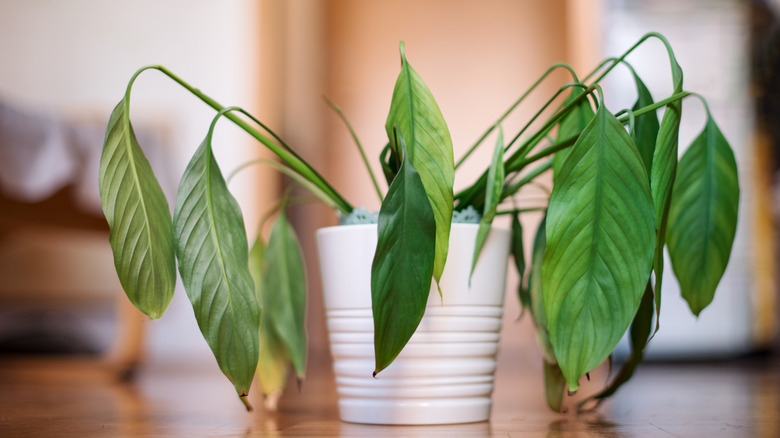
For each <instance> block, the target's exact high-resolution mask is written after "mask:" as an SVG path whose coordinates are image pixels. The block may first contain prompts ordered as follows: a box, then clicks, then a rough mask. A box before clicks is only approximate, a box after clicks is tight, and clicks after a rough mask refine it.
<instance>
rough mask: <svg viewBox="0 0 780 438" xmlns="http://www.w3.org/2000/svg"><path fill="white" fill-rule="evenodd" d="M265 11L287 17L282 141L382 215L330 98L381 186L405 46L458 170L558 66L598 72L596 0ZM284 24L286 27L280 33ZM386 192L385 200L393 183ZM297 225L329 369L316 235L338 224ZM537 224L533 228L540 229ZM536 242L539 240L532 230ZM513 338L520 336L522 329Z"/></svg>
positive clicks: (346, 1) (268, 5)
mask: <svg viewBox="0 0 780 438" xmlns="http://www.w3.org/2000/svg"><path fill="white" fill-rule="evenodd" d="M263 4H264V5H265V6H264V7H265V9H266V10H269V9H270V10H271V11H275V12H274V13H275V14H278V15H275V16H276V17H278V20H277V22H276V24H274V28H275V37H274V39H273V42H272V43H271V44H273V45H275V47H276V48H275V49H274V51H277V49H278V47H279V46H282V47H284V49H283V50H282V51H281V52H278V51H277V52H276V53H277V57H276V58H274V59H276V61H277V63H279V64H281V65H283V70H284V72H285V73H284V75H283V77H284V81H283V82H282V84H279V83H277V84H273V83H267V85H266V86H267V87H271V88H267V89H266V91H267V92H268V93H269V95H271V96H273V95H274V93H276V92H278V90H279V89H282V90H284V93H283V94H284V96H282V98H281V101H282V107H281V114H282V119H281V120H280V121H279V123H280V125H279V126H280V127H281V128H280V130H281V131H282V133H283V134H284V136H285V138H286V139H288V141H289V142H290V143H291V144H293V145H294V147H296V149H298V150H299V151H300V152H301V153H302V155H304V156H305V157H307V158H310V159H312V160H313V163H314V164H316V166H315V167H317V168H318V169H321V170H322V172H323V174H325V176H326V178H327V179H328V180H330V181H331V182H333V184H334V186H335V187H336V188H337V189H338V190H339V191H340V192H341V193H342V194H343V195H344V196H345V197H346V198H347V199H348V200H349V201H350V202H352V203H353V204H355V205H365V206H367V207H368V208H370V209H377V208H378V206H379V202H378V199H377V196H376V194H375V193H374V190H373V188H372V186H371V184H370V181H369V178H368V176H367V174H366V172H365V170H364V167H363V164H362V161H361V160H360V158H359V155H358V154H357V152H356V149H355V146H354V143H353V141H352V139H351V137H350V135H349V133H348V131H347V129H346V128H345V127H344V126H343V124H342V123H341V121H340V120H339V118H338V117H337V116H336V115H335V114H334V113H333V112H331V111H330V110H329V109H328V108H327V106H326V105H325V104H324V103H322V101H321V100H320V95H326V96H327V97H328V98H330V99H331V100H332V101H333V102H335V103H336V104H338V105H339V106H340V107H341V108H342V110H343V111H344V112H345V113H346V115H347V117H348V118H349V119H350V121H351V123H352V124H353V126H354V128H355V130H356V131H357V134H358V136H359V137H360V139H361V141H362V143H363V145H364V147H365V148H366V151H367V154H368V156H369V159H370V160H371V162H372V166H374V170H375V172H378V173H377V175H378V176H379V178H380V179H381V172H380V170H379V166H378V160H377V156H378V153H379V151H380V150H381V148H382V147H383V146H384V144H385V143H386V141H387V140H386V134H385V130H384V121H385V118H386V115H387V110H388V107H389V103H390V98H391V95H392V90H393V85H394V83H395V78H396V76H397V74H398V71H399V66H400V62H399V54H398V43H399V41H404V42H405V45H406V54H407V58H408V60H409V62H410V63H411V64H412V66H413V67H414V68H415V69H416V70H417V71H418V72H419V73H420V75H422V77H423V78H424V79H425V81H426V83H427V84H428V86H429V87H430V88H431V90H432V92H433V93H434V95H435V96H436V98H437V101H438V102H439V105H440V107H441V110H442V113H443V115H444V117H445V119H446V120H447V122H448V124H449V127H450V131H451V134H452V138H453V142H454V144H455V156H456V159H457V158H458V157H460V156H461V155H462V154H463V152H464V151H465V150H466V149H467V148H468V147H469V146H470V145H471V144H472V143H473V142H474V141H475V140H476V139H477V138H478V137H479V136H480V135H481V134H482V132H483V131H484V130H485V129H486V128H487V127H488V126H489V125H490V124H492V123H493V122H494V121H495V120H496V119H497V118H498V116H499V115H500V114H501V113H503V112H504V111H505V110H506V109H507V108H508V107H509V106H510V105H511V104H512V102H514V101H515V100H516V99H517V98H518V97H519V96H520V95H521V94H522V93H523V92H524V91H525V90H526V89H527V88H528V87H529V86H530V85H531V84H532V83H533V82H534V81H535V80H536V79H537V78H538V76H539V75H540V74H541V73H542V72H543V71H544V70H545V69H546V68H547V67H548V66H549V65H551V64H552V63H555V62H558V61H571V62H573V63H575V64H589V65H592V64H593V62H595V60H591V59H590V58H591V57H593V58H595V54H596V53H598V48H597V47H592V46H593V45H595V43H596V42H597V41H598V34H597V33H595V28H594V27H593V26H595V25H594V23H595V22H596V21H595V20H594V19H593V18H594V17H596V16H597V15H598V9H597V8H596V6H597V5H598V4H599V2H598V1H595V0H588V1H587V2H582V1H579V2H578V1H564V0H554V1H546V2H539V1H533V0H527V1H516V0H491V1H486V2H474V1H465V0H456V1H453V0H435V1H430V0H429V1H414V0H401V1H393V2H369V1H361V0H330V1H313V0H307V1H288V2H281V1H267V2H264V3H263ZM583 4H586V5H585V6H586V7H583ZM588 5H590V8H589V7H587V6H588ZM267 16H268V13H266V17H267ZM279 22H281V23H283V24H282V26H280V27H279V28H276V26H277V25H278V23H279ZM573 23H574V24H576V25H573ZM589 23H590V24H589ZM264 59H267V58H265V57H264ZM266 66H267V67H268V68H275V67H274V66H270V65H266ZM566 79H567V78H566V76H565V75H564V74H562V73H559V74H557V75H554V77H553V79H552V80H551V81H550V82H548V83H545V84H544V85H543V86H542V87H541V89H540V92H539V93H535V94H532V95H531V96H530V98H529V99H528V101H527V104H526V105H525V106H521V107H520V109H519V111H518V112H517V114H516V116H513V117H511V118H510V119H508V120H507V122H506V123H505V124H504V127H505V129H506V130H507V132H511V131H516V130H518V129H519V128H520V126H521V125H522V123H524V121H525V120H526V118H527V117H528V116H530V114H531V113H532V108H533V109H535V108H537V107H538V104H539V103H540V102H541V101H542V99H546V98H547V97H549V95H550V92H551V91H553V90H555V89H557V88H558V87H559V86H560V85H562V84H563V83H564V82H566ZM489 142H490V141H489ZM489 149H490V148H485V150H484V151H479V153H478V154H476V155H475V156H474V157H473V158H472V159H471V160H470V161H469V162H467V163H466V165H464V168H463V169H461V170H463V172H459V176H458V178H457V180H456V188H457V187H463V186H465V185H466V184H468V183H469V182H470V181H471V180H472V179H473V178H475V177H476V172H477V171H478V170H479V169H484V166H485V165H486V163H487V162H488V160H489V154H490V150H489ZM382 186H383V189H385V185H384V183H382ZM291 214H292V215H293V216H294V220H295V222H296V226H297V227H298V230H299V233H300V235H301V239H302V245H303V247H304V250H305V251H306V252H307V264H308V270H309V274H310V286H311V288H310V295H309V296H310V305H309V336H310V341H311V342H310V344H311V346H312V351H313V356H312V360H327V354H326V353H324V354H318V351H320V350H322V348H321V347H320V346H323V345H326V344H327V340H326V330H325V323H324V311H323V309H322V299H321V296H320V291H319V274H318V270H317V258H316V253H315V251H316V248H315V244H314V232H315V230H316V228H318V227H320V226H323V225H330V224H333V223H335V215H334V214H332V212H329V211H328V210H327V209H326V208H323V207H321V206H306V207H297V208H295V209H293V210H292V212H291ZM534 219H535V218H531V221H530V222H531V223H532V224H533V225H534V226H535V220H534ZM528 231H529V233H530V232H531V231H533V230H532V229H531V227H529V230H528ZM529 237H530V234H529ZM515 287H516V279H514V278H510V283H509V288H510V289H508V298H507V303H508V305H509V306H508V307H507V310H506V315H507V316H506V318H507V321H508V322H511V321H512V320H513V319H515V318H516V317H517V315H518V313H519V308H518V305H517V300H516V298H515V296H514V293H513V291H514V288H515ZM507 327H508V328H507V330H516V327H517V326H516V325H513V324H508V325H507ZM530 339H531V333H530V331H526V333H525V334H523V335H522V336H519V337H518V336H512V337H507V341H506V342H505V343H506V345H505V346H504V347H503V348H504V349H506V348H515V347H516V346H518V345H520V344H523V345H526V344H527V343H528V342H529V341H530ZM312 368H313V367H310V371H311V369H312Z"/></svg>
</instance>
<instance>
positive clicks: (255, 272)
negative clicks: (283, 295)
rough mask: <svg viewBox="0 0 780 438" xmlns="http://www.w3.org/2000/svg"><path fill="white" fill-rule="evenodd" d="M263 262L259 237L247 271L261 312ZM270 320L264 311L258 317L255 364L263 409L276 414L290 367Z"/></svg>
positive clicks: (262, 244) (263, 249)
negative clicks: (251, 279) (257, 352)
mask: <svg viewBox="0 0 780 438" xmlns="http://www.w3.org/2000/svg"><path fill="white" fill-rule="evenodd" d="M264 262H265V244H264V242H263V239H262V238H261V236H259V235H258V236H257V238H256V239H255V243H254V244H253V245H252V248H251V249H250V250H249V271H250V272H251V273H252V278H253V279H254V280H255V292H256V294H257V300H258V302H259V303H260V304H261V307H262V308H263V309H265V308H266V305H265V302H264V300H263V265H264ZM265 295H268V294H265ZM270 317H271V315H270V312H266V311H265V310H264V311H263V312H261V313H260V332H259V341H260V342H259V347H260V348H259V352H260V359H259V360H258V362H257V374H256V375H257V379H258V381H259V382H260V386H261V387H262V390H263V396H264V399H265V402H266V403H265V404H266V408H268V409H269V410H272V411H273V410H276V406H277V401H278V399H279V397H280V396H281V393H282V391H283V389H284V386H285V383H286V382H287V369H288V368H289V366H290V359H289V357H288V356H287V351H286V350H285V347H284V343H282V340H281V339H279V336H278V335H277V334H276V331H275V330H274V328H273V325H272V324H271V320H270Z"/></svg>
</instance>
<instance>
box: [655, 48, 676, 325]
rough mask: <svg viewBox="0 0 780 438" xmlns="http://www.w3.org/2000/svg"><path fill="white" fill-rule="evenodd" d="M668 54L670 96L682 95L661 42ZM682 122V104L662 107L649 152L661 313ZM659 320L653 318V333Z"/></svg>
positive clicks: (658, 308) (657, 304)
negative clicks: (656, 134) (671, 84)
mask: <svg viewBox="0 0 780 438" xmlns="http://www.w3.org/2000/svg"><path fill="white" fill-rule="evenodd" d="M664 43H665V44H666V46H667V52H668V54H669V64H670V67H671V71H672V83H673V88H674V94H676V93H680V92H682V84H683V72H682V68H680V65H679V64H678V63H677V59H676V58H675V56H674V53H673V52H672V49H671V47H670V46H669V45H668V43H667V42H665V41H664ZM681 119H682V102H681V101H679V100H678V101H675V102H672V103H670V104H669V105H667V106H666V109H665V110H664V115H663V118H662V119H661V126H660V127H659V130H658V136H657V137H656V142H655V148H654V150H653V160H652V167H651V168H650V191H651V193H652V195H653V205H654V208H655V217H656V247H655V254H653V272H655V291H654V294H655V307H656V313H657V314H658V315H659V316H660V314H661V289H662V285H663V276H664V254H663V251H664V246H665V245H666V223H667V221H668V219H669V205H670V203H671V196H672V188H673V186H674V177H675V174H676V172H677V145H678V141H679V132H680V120H681ZM658 324H660V317H659V318H657V319H656V330H658Z"/></svg>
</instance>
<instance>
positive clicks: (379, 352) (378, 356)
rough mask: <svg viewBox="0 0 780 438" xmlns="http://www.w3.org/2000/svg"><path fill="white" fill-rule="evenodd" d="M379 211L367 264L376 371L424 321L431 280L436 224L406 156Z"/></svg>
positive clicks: (386, 363)
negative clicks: (371, 255) (373, 248)
mask: <svg viewBox="0 0 780 438" xmlns="http://www.w3.org/2000/svg"><path fill="white" fill-rule="evenodd" d="M399 139H400V141H399V143H400V144H401V147H402V150H404V153H403V161H402V164H401V168H400V170H399V172H398V175H396V177H395V179H394V180H393V183H392V184H390V188H389V189H388V192H387V196H386V197H385V200H384V202H383V203H382V207H381V208H380V210H379V223H378V241H377V248H376V254H375V255H374V261H373V263H372V265H371V301H372V308H373V315H374V353H375V360H376V364H375V370H374V375H376V373H378V372H380V371H382V370H383V369H385V368H386V367H387V366H388V365H390V364H391V363H392V362H393V360H395V358H396V356H398V353H400V352H401V350H402V349H403V348H404V346H405V345H406V343H407V342H408V341H409V338H411V337H412V334H414V331H415V330H416V329H417V326H418V325H419V324H420V320H422V317H423V314H424V313H425V305H426V303H427V302H428V294H429V292H430V288H431V281H432V276H433V265H434V254H435V251H436V246H435V244H436V243H435V239H436V237H435V232H436V220H435V219H434V215H433V209H432V208H431V205H430V203H429V202H428V197H427V196H426V194H425V188H424V187H423V183H422V180H421V179H420V175H419V174H418V173H417V170H416V169H415V168H414V166H413V165H412V163H411V160H410V159H409V154H407V153H405V145H404V142H403V137H402V136H400V137H399Z"/></svg>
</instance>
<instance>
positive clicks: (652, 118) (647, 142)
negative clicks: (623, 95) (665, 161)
mask: <svg viewBox="0 0 780 438" xmlns="http://www.w3.org/2000/svg"><path fill="white" fill-rule="evenodd" d="M632 73H633V75H634V82H635V83H636V92H637V99H636V103H634V106H633V107H632V108H631V109H632V110H633V111H636V110H638V109H640V108H644V107H646V106H649V105H652V104H653V96H652V95H651V94H650V90H648V89H647V86H645V83H644V82H642V79H640V78H639V76H638V75H637V74H636V73H635V72H634V71H633V70H632ZM658 129H659V125H658V115H657V114H656V113H655V111H653V112H650V113H647V114H642V115H641V116H639V117H637V118H636V121H635V126H634V132H632V133H631V138H632V139H633V140H634V144H636V148H637V150H638V151H639V155H640V156H641V157H642V162H643V163H644V164H645V169H646V170H647V173H648V175H649V174H650V169H651V168H652V163H653V151H654V150H655V141H656V139H657V138H658Z"/></svg>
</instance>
